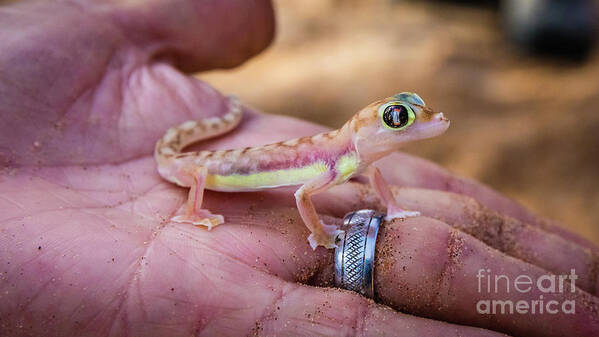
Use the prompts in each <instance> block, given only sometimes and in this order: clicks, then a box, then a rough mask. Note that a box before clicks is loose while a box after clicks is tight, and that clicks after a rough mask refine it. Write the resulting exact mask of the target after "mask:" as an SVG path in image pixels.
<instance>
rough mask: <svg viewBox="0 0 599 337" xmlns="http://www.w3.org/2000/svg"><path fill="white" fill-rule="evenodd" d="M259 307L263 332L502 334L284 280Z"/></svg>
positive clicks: (259, 329) (258, 323) (258, 324)
mask: <svg viewBox="0 0 599 337" xmlns="http://www.w3.org/2000/svg"><path fill="white" fill-rule="evenodd" d="M275 294H276V295H275V296H273V295H272V294H268V295H270V297H271V303H269V304H267V305H266V306H264V307H261V308H260V309H259V312H260V313H261V315H260V316H259V317H258V318H257V319H256V320H255V321H254V322H255V325H254V329H253V332H254V333H255V334H256V335H260V336H406V337H407V336H449V335H456V336H504V335H503V334H500V333H496V332H492V331H487V330H483V329H478V328H473V327H467V326H459V325H454V324H449V323H445V322H439V321H434V320H429V319H424V318H420V317H414V316H410V315H406V314H401V313H398V312H396V311H393V310H391V309H389V308H387V307H384V306H382V305H378V304H375V303H374V302H372V301H369V300H367V299H365V298H363V297H361V296H358V295H356V294H354V293H350V292H346V291H340V290H331V289H323V288H312V287H307V286H302V285H297V284H285V285H283V286H281V288H280V289H279V290H278V291H275Z"/></svg>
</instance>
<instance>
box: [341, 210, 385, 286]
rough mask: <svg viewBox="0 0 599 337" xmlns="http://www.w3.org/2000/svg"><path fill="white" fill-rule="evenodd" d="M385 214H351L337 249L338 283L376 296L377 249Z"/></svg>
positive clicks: (368, 211)
mask: <svg viewBox="0 0 599 337" xmlns="http://www.w3.org/2000/svg"><path fill="white" fill-rule="evenodd" d="M383 218H384V215H383V214H380V213H377V212H376V211H373V210H368V209H364V210H360V211H356V212H352V213H349V214H347V215H346V216H345V219H344V220H343V224H344V228H343V229H344V230H345V233H343V234H341V235H340V236H339V239H340V240H341V242H340V243H339V244H338V245H337V248H335V285H336V286H337V287H340V288H344V289H347V290H353V291H355V292H357V293H359V294H362V295H364V296H366V297H369V298H374V249H375V243H376V236H377V234H378V231H379V226H380V225H381V222H382V221H383Z"/></svg>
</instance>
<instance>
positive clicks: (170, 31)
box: [108, 0, 274, 72]
mask: <svg viewBox="0 0 599 337" xmlns="http://www.w3.org/2000/svg"><path fill="white" fill-rule="evenodd" d="M108 14H109V15H110V16H111V18H113V19H114V20H115V22H117V24H118V25H120V26H121V27H122V28H123V29H124V31H125V32H126V35H127V37H128V39H130V40H131V41H132V42H133V43H135V44H136V45H138V46H139V47H141V48H144V49H146V50H147V51H148V52H149V54H150V55H151V56H153V57H155V58H159V59H160V58H165V59H168V61H169V62H171V63H174V64H175V65H176V66H177V67H178V68H179V69H182V70H183V71H186V72H195V71H200V70H206V69H213V68H222V67H233V66H236V65H239V64H240V63H242V62H243V61H245V60H246V59H248V58H249V57H251V56H253V55H255V54H257V53H258V52H260V51H262V50H263V49H264V48H266V46H267V45H268V44H269V43H270V42H271V40H272V38H273V36H274V13H273V9H272V6H271V3H270V0H244V1H238V0H150V1H127V2H122V1H115V3H114V5H113V6H112V7H111V8H110V10H109V13H108Z"/></svg>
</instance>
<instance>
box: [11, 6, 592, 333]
mask: <svg viewBox="0 0 599 337" xmlns="http://www.w3.org/2000/svg"><path fill="white" fill-rule="evenodd" d="M97 3H98V2H93V4H97ZM117 3H118V2H114V4H110V3H106V2H102V5H101V8H96V7H95V6H96V5H90V4H86V3H85V2H78V3H77V6H75V5H72V4H70V3H64V2H61V3H48V2H43V3H42V2H40V3H31V4H29V3H20V4H19V5H18V6H17V5H14V7H11V8H9V9H5V8H0V18H1V19H0V25H1V26H2V29H0V34H1V36H0V40H1V41H3V43H4V45H3V46H6V48H2V49H1V50H0V69H3V71H2V76H1V77H0V95H1V99H0V118H1V119H2V120H1V122H0V153H1V154H0V156H1V158H2V163H3V165H4V166H5V169H3V170H2V173H1V175H0V218H1V221H0V252H1V253H0V297H1V299H2V300H1V301H0V318H1V320H0V335H1V336H23V335H38V336H42V335H44V336H70V335H74V336H81V335H86V336H95V335H97V336H106V335H114V336H122V335H129V336H165V335H168V336H179V335H185V336H189V335H202V336H214V335H222V334H223V332H224V333H226V334H228V335H232V336H238V335H248V334H257V335H265V336H272V335H298V336H301V335H305V336H313V335H317V334H321V335H326V336H341V335H357V334H362V335H370V334H374V333H380V334H384V335H403V336H423V335H426V336H447V335H461V336H498V335H500V333H497V332H492V331H489V330H483V329H480V328H481V327H482V328H487V329H492V330H495V331H500V332H506V333H512V334H519V335H527V336H550V335H569V336H576V335H578V336H592V335H597V334H598V333H599V328H598V327H597V324H598V323H597V322H599V318H598V316H597V312H598V311H599V310H598V305H597V297H596V294H597V293H598V291H597V287H593V285H594V284H596V283H595V282H596V281H597V271H596V269H594V268H587V269H585V270H581V271H580V279H579V281H580V282H577V283H576V285H577V286H579V288H578V289H577V290H576V292H575V293H574V295H567V296H574V297H575V300H576V301H577V302H576V304H577V309H579V310H580V311H577V313H576V314H575V315H557V316H555V315H551V316H548V315H534V316H533V315H525V316H505V317H501V316H499V317H488V316H482V315H478V314H476V313H475V312H474V307H473V306H472V304H473V303H475V302H476V301H478V300H479V299H480V298H481V296H480V295H479V294H478V293H476V286H477V285H476V282H477V279H476V272H477V270H479V269H480V268H489V269H492V270H493V271H500V270H501V271H502V272H503V273H505V274H508V275H510V276H514V275H516V273H525V274H528V275H532V276H535V275H540V274H542V273H548V272H555V273H561V272H562V271H565V270H569V269H570V267H572V266H575V268H579V265H584V264H588V265H589V266H596V265H597V259H596V256H595V255H593V253H592V252H593V251H596V250H597V248H596V247H594V246H592V244H590V243H588V242H586V243H585V241H584V240H582V239H580V238H578V237H576V236H575V235H573V234H571V233H567V234H565V233H566V232H565V231H563V230H561V231H557V230H555V228H554V227H550V226H546V225H541V224H543V223H545V221H544V220H543V219H542V218H539V217H537V216H535V215H533V214H531V213H530V212H527V211H525V210H524V209H523V208H522V207H521V206H519V205H517V204H515V203H513V202H512V201H509V200H508V199H506V198H504V197H501V196H499V195H498V194H497V193H496V192H493V191H491V190H490V189H488V188H487V187H484V186H481V185H479V184H478V183H475V182H472V181H467V180H463V179H460V178H457V177H453V176H451V175H450V174H449V173H447V172H446V171H444V170H442V169H441V168H439V167H437V166H434V165H433V164H431V163H428V162H425V161H423V160H421V159H417V158H413V157H410V156H407V155H403V154H394V155H392V156H389V157H388V158H385V159H384V160H383V161H381V162H378V163H377V165H379V168H380V169H381V171H382V172H383V175H384V176H385V178H386V179H387V180H388V181H389V182H390V183H391V184H398V185H402V186H405V185H407V184H408V183H409V185H410V186H414V187H419V188H418V189H401V190H397V189H393V193H394V194H395V196H396V197H397V198H398V203H399V204H400V205H402V206H405V207H407V208H417V209H419V210H420V211H421V212H422V213H423V214H424V215H425V217H419V218H410V219H407V220H404V221H395V222H393V223H392V224H388V225H386V226H385V227H383V230H382V231H381V234H380V237H379V241H378V243H377V246H378V253H377V256H378V258H377V269H376V273H377V274H376V292H377V294H378V296H379V298H380V300H379V302H380V303H379V304H377V303H374V302H372V301H369V300H366V299H364V298H362V297H360V296H358V295H356V294H353V293H350V292H347V291H341V290H337V289H333V288H323V287H326V286H330V284H331V283H330V282H331V270H332V269H331V265H330V261H331V255H330V254H331V252H330V251H328V250H325V249H317V250H316V251H315V252H312V250H311V249H310V247H309V246H308V245H307V244H306V242H305V237H306V235H307V234H308V231H307V230H306V229H305V227H304V225H303V223H302V221H301V220H300V217H299V214H298V213H297V210H296V205H295V199H294V198H293V193H292V192H293V191H292V190H291V191H290V190H289V189H281V190H271V191H268V192H255V193H235V194H232V193H215V192H208V193H206V195H205V198H204V203H205V204H206V206H207V207H208V208H209V209H211V210H214V211H215V212H218V213H220V214H224V215H225V216H226V217H227V218H228V219H229V221H230V224H229V225H228V226H220V227H218V228H216V229H214V230H212V231H211V232H208V231H204V230H199V229H197V228H193V227H190V226H188V225H180V224H173V223H168V222H167V220H168V218H169V217H170V216H171V215H172V214H173V213H174V212H175V211H176V210H177V209H178V208H179V207H180V206H181V205H182V204H183V203H184V200H185V198H186V191H185V190H184V189H181V188H178V187H176V186H174V185H172V184H169V183H167V182H165V181H163V179H161V178H160V177H159V176H158V174H157V173H156V166H155V163H154V160H153V158H152V157H151V153H152V150H153V144H154V142H155V141H156V140H157V139H158V138H159V137H160V136H161V135H162V133H163V132H164V131H165V130H164V129H165V127H166V126H168V125H176V124H178V123H181V122H183V121H184V120H188V119H199V118H203V117H208V116H214V115H219V114H222V113H223V110H224V103H223V100H222V98H221V95H220V94H219V93H218V92H216V91H215V90H213V89H212V88H210V87H209V86H208V85H206V84H204V83H201V82H198V81H197V80H194V79H193V78H191V77H188V76H185V75H184V74H182V73H180V72H179V71H178V70H177V69H176V68H174V67H173V66H171V65H170V64H167V63H161V62H156V56H158V55H160V56H162V57H163V58H164V59H168V60H170V61H171V62H173V63H174V64H177V65H178V66H179V67H180V68H181V69H185V70H199V69H208V68H212V67H223V66H233V65H236V64H238V63H240V62H241V61H242V60H244V59H246V58H248V57H250V56H251V55H252V54H254V53H255V52H257V51H259V50H261V49H262V48H264V47H265V46H266V45H267V43H268V42H269V41H270V39H271V38H272V27H273V21H272V10H271V8H270V4H268V3H266V2H253V3H251V4H250V2H243V1H242V2H240V1H231V2H227V1H218V2H213V3H212V2H210V3H209V2H202V3H198V2H191V1H183V0H180V1H151V2H145V3H144V6H143V7H138V6H137V5H136V4H133V3H128V5H127V7H126V8H119V7H118V5H116V4H117ZM246 4H250V5H248V6H247V7H245V6H246ZM238 6H242V8H239V7H238ZM237 13H239V14H238V15H237ZM225 18H226V20H225ZM225 23H226V24H225ZM73 27H77V29H72V28H73ZM240 29H242V31H243V32H244V34H242V35H240V34H238V32H239V31H240ZM203 32H209V33H206V34H204V33H203ZM25 37H26V38H25ZM223 41H227V42H226V43H223ZM42 55H43V56H44V57H41V56H42ZM246 113H247V114H246V117H244V121H243V123H242V125H241V127H240V129H238V130H236V131H235V132H233V133H232V134H231V135H230V136H228V137H222V138H219V139H217V140H213V141H210V142H208V143H206V144H204V146H205V148H206V149H216V148H236V147H243V146H248V145H260V144H266V143H271V142H276V141H281V140H286V139H289V138H290V137H296V136H297V137H299V136H306V135H312V134H315V133H317V132H321V131H324V130H323V128H322V127H319V126H316V125H313V124H309V123H306V122H301V121H298V120H293V119H290V118H286V117H280V116H273V115H261V114H258V113H253V112H251V111H246ZM265 129H268V130H275V131H273V132H269V133H265V132H263V130H265ZM82 130H84V131H82ZM35 142H37V143H35ZM397 162H401V163H402V165H401V168H402V169H401V170H394V169H393V168H394V167H395V166H394V164H395V163H397ZM387 163H392V164H393V165H387ZM439 190H444V191H449V192H443V191H439ZM458 193H460V194H458ZM465 195H467V196H468V197H467V196H465ZM374 196H375V194H374V192H373V191H372V190H371V189H370V187H368V186H367V185H365V184H362V183H360V182H350V183H348V184H344V185H341V186H337V187H335V188H333V189H331V190H329V191H326V192H323V193H321V194H319V195H316V196H314V202H315V205H317V211H318V212H319V214H320V215H321V217H323V220H325V221H327V222H328V223H331V224H332V223H339V221H340V219H341V217H342V216H343V214H344V213H345V212H347V211H349V210H353V209H356V208H359V207H377V208H383V207H384V206H386V205H382V204H380V202H379V201H378V199H377V198H375V197H374ZM481 204H482V205H484V206H482V205H481ZM413 205H418V207H412V206H413ZM441 206H442V207H441ZM433 218H436V219H443V220H444V221H445V222H441V221H439V220H435V219H433ZM506 224H509V228H510V231H505V230H504V231H500V230H499V228H503V229H505V226H506ZM452 226H455V228H460V229H461V230H465V231H467V232H468V233H470V234H471V235H472V236H470V235H467V234H462V233H460V232H458V231H456V230H455V229H454V227H452ZM500 226H502V227H500ZM490 233H494V236H491V235H490ZM507 243H511V244H507ZM554 244H555V245H554ZM514 245H516V246H514ZM514 247H515V248H518V247H524V248H526V249H514ZM551 247H555V249H551ZM585 247H592V248H591V249H588V248H585ZM543 261H544V262H543ZM583 262H584V263H583ZM404 267H405V270H404ZM583 279H585V280H586V281H582V280H583ZM593 280H594V282H593ZM314 285H317V286H320V287H313V286H314ZM583 290H586V292H583ZM537 295H538V293H532V294H526V295H518V296H517V297H518V298H520V299H522V298H529V297H531V298H532V297H537ZM502 296H503V294H502ZM506 296H508V298H510V297H509V296H515V295H514V294H511V295H506ZM564 296H565V295H564ZM504 298H505V297H504ZM385 305H388V306H390V307H391V308H393V309H401V310H402V312H403V313H400V312H397V311H394V310H391V309H389V307H386V306H385ZM419 316H420V317H419ZM422 316H425V317H428V318H423V317H422ZM458 324H459V325H458Z"/></svg>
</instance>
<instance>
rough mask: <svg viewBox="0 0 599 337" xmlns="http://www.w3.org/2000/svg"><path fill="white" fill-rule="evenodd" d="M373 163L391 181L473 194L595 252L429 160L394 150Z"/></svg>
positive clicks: (591, 245)
mask: <svg viewBox="0 0 599 337" xmlns="http://www.w3.org/2000/svg"><path fill="white" fill-rule="evenodd" d="M397 163H401V168H400V169H397ZM376 165H377V167H379V169H380V170H381V172H382V173H383V175H384V176H385V179H387V181H389V183H391V184H394V185H397V186H402V187H421V188H428V189H434V190H441V191H448V192H455V193H459V194H464V195H467V196H470V197H473V198H474V199H476V200H477V201H479V202H480V203H481V204H483V205H485V206H487V207H489V208H490V209H493V210H496V211H498V212H499V213H502V214H505V215H509V216H511V217H513V218H516V219H518V220H520V221H522V222H525V223H528V224H531V225H533V226H537V227H539V228H541V229H543V230H545V231H548V232H551V233H554V234H556V235H559V236H561V237H563V238H564V239H566V240H569V241H572V242H576V243H577V244H579V245H581V246H584V247H587V248H589V249H592V250H593V251H595V252H599V247H597V245H595V244H594V243H592V242H590V241H589V240H587V239H585V238H583V237H580V236H579V235H576V234H574V233H571V232H569V231H567V230H565V229H564V228H563V226H561V225H560V224H559V223H558V222H556V221H553V220H549V219H545V218H543V217H539V216H537V215H535V214H533V213H532V212H530V211H529V210H527V209H526V208H524V207H523V206H522V205H520V204H518V203H516V202H514V201H513V200H510V199H509V198H506V197H505V196H503V195H501V194H499V193H498V192H496V191H494V190H492V189H490V188H489V187H487V186H485V185H482V184H480V183H478V182H475V181H473V180H470V179H466V178H461V177H456V176H454V175H452V174H450V173H449V172H448V171H447V170H445V169H444V168H442V167H440V166H438V165H436V164H434V163H432V162H430V161H427V160H424V159H421V158H417V157H413V156H410V155H407V154H402V153H395V154H392V155H390V156H388V157H386V158H383V159H382V160H380V161H378V162H377V163H376Z"/></svg>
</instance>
